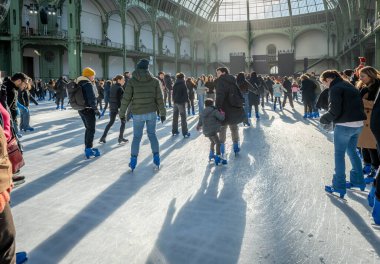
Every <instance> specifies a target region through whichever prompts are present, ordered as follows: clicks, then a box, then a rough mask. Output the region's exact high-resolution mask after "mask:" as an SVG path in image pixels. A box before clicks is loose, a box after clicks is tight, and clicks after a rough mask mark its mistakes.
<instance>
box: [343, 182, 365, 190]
mask: <svg viewBox="0 0 380 264" xmlns="http://www.w3.org/2000/svg"><path fill="white" fill-rule="evenodd" d="M346 188H347V189H352V188H359V189H360V190H361V191H362V192H364V190H365V183H363V184H353V183H351V182H349V181H347V182H346Z"/></svg>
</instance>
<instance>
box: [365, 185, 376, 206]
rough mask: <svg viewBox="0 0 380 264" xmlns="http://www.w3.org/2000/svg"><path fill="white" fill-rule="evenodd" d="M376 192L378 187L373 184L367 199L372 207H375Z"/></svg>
mask: <svg viewBox="0 0 380 264" xmlns="http://www.w3.org/2000/svg"><path fill="white" fill-rule="evenodd" d="M375 193H376V187H375V186H374V185H372V187H371V191H370V192H369V194H368V197H367V200H368V205H369V206H370V207H373V204H374V203H375Z"/></svg>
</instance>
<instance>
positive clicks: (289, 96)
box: [282, 93, 294, 108]
mask: <svg viewBox="0 0 380 264" xmlns="http://www.w3.org/2000/svg"><path fill="white" fill-rule="evenodd" d="M287 98H289V103H290V106H291V107H292V108H294V105H293V95H292V93H285V94H284V102H283V103H282V107H285V104H286V99H287Z"/></svg>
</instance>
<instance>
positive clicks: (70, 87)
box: [66, 81, 86, 110]
mask: <svg viewBox="0 0 380 264" xmlns="http://www.w3.org/2000/svg"><path fill="white" fill-rule="evenodd" d="M66 89H67V94H68V96H69V103H70V105H71V107H72V108H73V109H74V110H83V109H85V108H86V101H85V100H84V97H83V91H82V87H81V86H80V85H79V84H77V83H76V82H74V81H71V82H69V83H68V84H67V86H66Z"/></svg>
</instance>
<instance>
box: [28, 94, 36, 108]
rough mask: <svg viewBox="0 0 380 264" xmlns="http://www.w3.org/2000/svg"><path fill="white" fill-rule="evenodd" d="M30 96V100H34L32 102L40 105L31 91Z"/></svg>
mask: <svg viewBox="0 0 380 264" xmlns="http://www.w3.org/2000/svg"><path fill="white" fill-rule="evenodd" d="M29 98H30V101H32V103H34V104H35V105H38V102H37V101H36V99H35V98H34V97H33V96H32V95H31V94H30V93H29Z"/></svg>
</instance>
